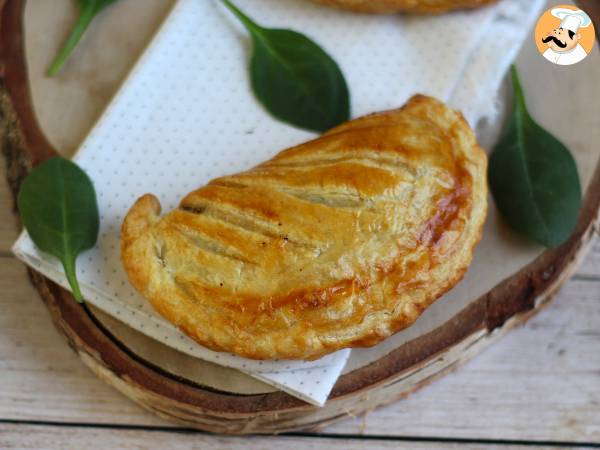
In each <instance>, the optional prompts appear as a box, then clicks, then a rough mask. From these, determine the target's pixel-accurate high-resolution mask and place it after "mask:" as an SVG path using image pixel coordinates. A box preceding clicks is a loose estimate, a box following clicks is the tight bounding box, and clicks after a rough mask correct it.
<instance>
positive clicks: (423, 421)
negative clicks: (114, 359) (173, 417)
mask: <svg viewBox="0 0 600 450" xmlns="http://www.w3.org/2000/svg"><path fill="white" fill-rule="evenodd" d="M145 1H148V2H149V1H150V0H145ZM161 1H166V0H152V2H153V3H154V4H158V3H160V2H161ZM70 4H71V3H70V2H55V1H54V0H53V1H52V2H50V1H49V0H46V1H45V2H43V3H37V5H38V6H40V5H41V6H40V9H42V10H43V8H46V9H45V10H43V11H42V12H43V13H44V14H56V15H64V17H65V18H64V21H65V23H67V22H69V21H71V20H72V17H70V16H69V14H71V15H72V14H73V11H72V10H69V9H67V8H68V7H67V6H66V5H70ZM32 5H35V3H32ZM44 5H45V6H44ZM146 5H148V4H146ZM57 6H58V9H57V8H56V7H57ZM60 8H64V9H62V10H61V9H60ZM34 11H35V9H32V12H31V14H33V12H34ZM69 11H70V12H69ZM44 14H38V15H39V16H43V15H44ZM140 17H141V16H140ZM139 20H140V23H145V22H143V21H144V20H146V19H145V18H143V17H141V18H139ZM145 27H146V29H148V30H149V29H151V28H153V27H155V25H154V24H152V23H150V22H149V23H148V24H147V25H145ZM48 33H51V31H49V32H48ZM30 37H31V39H29V41H28V45H30V46H32V48H33V49H34V50H35V48H37V47H36V46H35V40H36V39H46V38H47V37H48V35H47V34H43V33H41V34H40V33H38V34H35V35H32V36H30ZM138 38H139V39H138ZM136 39H138V40H139V42H137V41H135V42H133V41H131V42H129V45H130V46H132V47H133V48H134V49H133V50H132V51H138V50H136V49H138V48H142V47H143V45H144V42H146V41H147V36H146V35H143V33H140V34H139V35H136ZM88 45H93V43H92V44H88ZM34 56H35V55H34ZM85 58H86V55H85V54H84V55H82V56H81V59H80V60H79V61H80V63H79V64H80V65H81V66H82V67H84V68H85V64H86V60H85ZM46 59H47V58H45V57H40V58H37V59H36V58H33V59H32V62H31V65H30V68H33V69H35V70H33V71H32V72H33V73H40V74H41V73H43V70H42V68H43V67H45V64H46V63H47V61H45V60H46ZM35 64H39V66H40V67H35ZM117 66H118V65H114V64H113V66H112V67H113V68H114V70H113V71H112V72H108V73H107V74H104V75H102V74H100V75H99V77H100V78H99V79H98V80H95V81H94V83H95V85H94V86H96V87H98V89H99V87H100V86H101V87H102V88H103V90H102V93H101V94H98V92H99V90H98V89H95V90H94V89H91V88H90V89H89V92H87V93H82V94H80V95H88V97H89V98H88V99H89V102H86V103H85V104H86V105H89V111H86V112H85V113H86V114H87V115H86V118H85V120H89V122H90V123H91V122H92V121H93V120H94V119H95V117H96V116H97V114H98V113H99V111H100V110H101V108H102V107H103V105H104V104H105V102H106V101H107V99H108V98H109V97H110V95H111V93H112V92H113V91H114V89H115V88H116V86H117V85H118V83H119V81H120V79H121V78H122V76H123V74H124V73H125V72H126V70H127V68H128V67H129V64H128V63H127V61H123V64H121V66H118V67H117ZM75 69H77V67H75ZM82 76H83V75H82ZM102 76H104V78H102ZM45 83H46V81H45V80H42V79H41V80H39V81H38V82H36V83H34V85H35V86H37V88H38V89H46V87H47V86H46V84H45ZM90 84H93V83H91V82H90ZM52 92H55V93H56V95H58V94H59V93H60V90H58V89H57V88H56V87H55V89H54V90H52ZM82 92H83V91H82ZM96 97H97V98H96ZM61 98H63V99H64V97H61ZM94 99H95V100H94ZM63 103H64V102H63ZM47 104H50V103H47ZM38 114H40V117H41V121H42V122H43V123H48V122H51V121H67V122H70V120H72V118H71V119H69V116H68V114H79V115H82V112H81V111H79V112H77V111H71V110H70V109H69V108H68V107H66V106H64V105H63V113H62V114H56V112H55V111H54V110H53V111H50V110H44V109H43V108H40V110H38ZM88 116H89V118H88ZM69 139H70V140H69ZM69 139H67V136H66V135H65V136H54V143H55V144H57V143H58V146H59V147H60V148H63V149H65V150H66V151H67V152H68V151H70V150H72V149H73V148H74V147H75V146H76V145H77V142H78V140H79V139H80V136H74V135H69ZM1 164H2V163H0V166H1ZM0 172H1V173H4V167H0ZM10 208H11V200H10V197H9V194H8V191H7V188H6V185H5V183H4V182H3V181H2V182H0V292H1V294H0V311H1V313H0V449H13V448H28V449H29V448H36V449H37V448H40V449H41V448H44V449H46V448H76V449H81V448H85V449H90V450H92V449H113V448H127V449H133V448H153V449H154V448H173V449H180V448H181V449H183V448H202V449H223V448H225V449H248V450H254V449H263V448H278V449H281V450H286V449H305V448H306V449H329V448H331V449H345V450H352V449H359V448H360V449H362V448H382V449H392V448H393V449H397V448H406V449H415V450H421V449H446V448H452V449H454V448H457V449H485V450H490V449H496V448H503V449H504V448H505V449H520V448H525V447H530V446H532V445H539V446H540V447H542V448H557V447H563V448H564V447H567V448H579V447H581V448H584V447H598V448H600V244H596V246H595V247H594V249H593V250H592V252H591V254H590V255H589V257H588V258H587V259H586V261H585V263H584V264H583V265H582V267H581V268H580V270H579V271H578V272H577V274H576V275H575V276H574V277H573V279H572V280H571V281H570V282H568V283H567V284H566V285H565V286H564V288H563V289H562V291H561V292H560V293H559V295H558V296H557V298H556V300H555V301H554V302H553V303H552V304H551V305H550V306H549V307H548V308H547V309H546V310H545V311H543V312H542V313H541V314H540V315H539V316H537V317H535V318H534V319H532V320H531V321H530V322H529V323H528V324H527V325H526V326H524V327H523V328H520V329H517V330H515V331H513V332H511V333H510V334H509V335H508V336H507V337H505V338H503V339H502V340H501V341H500V342H499V343H498V344H496V345H494V346H493V347H492V348H490V349H489V350H487V351H486V352H485V353H483V354H482V355H480V356H479V357H477V358H476V359H475V360H473V361H471V362H470V363H468V364H466V365H465V366H463V367H461V368H459V369H458V370H457V372H455V373H453V374H450V375H448V376H447V377H446V378H444V379H442V380H440V381H437V382H435V383H434V384H432V385H431V386H429V387H427V388H425V389H424V390H422V391H420V392H417V393H415V394H413V395H412V396H411V397H409V398H407V399H405V400H403V401H400V402H397V403H395V404H393V405H391V406H388V407H386V408H382V409H381V410H377V411H374V412H372V413H370V414H368V415H367V416H365V417H357V418H355V419H351V420H346V421H343V422H340V423H339V424H337V425H335V426H332V427H329V428H327V429H324V430H322V432H321V434H316V433H311V434H295V435H293V436H282V437H276V438H265V437H256V438H250V437H243V438H232V437H217V436H211V435H207V434H202V433H197V432H192V431H190V430H183V429H179V428H176V427H174V426H172V425H170V424H168V423H165V422H163V421H161V420H160V419H158V418H156V417H155V416H153V415H151V414H149V413H147V412H145V411H143V410H142V409H140V408H139V407H138V406H137V405H135V404H134V403H132V402H131V401H129V400H127V399H126V398H125V397H123V396H121V395H120V394H119V393H117V392H116V391H114V390H113V389H112V388H110V387H108V386H107V385H105V384H104V383H103V382H102V381H101V380H99V379H97V378H96V377H95V376H94V375H93V374H92V373H90V372H89V371H88V370H87V369H86V368H85V367H84V366H83V364H82V363H81V362H80V361H79V359H78V358H77V357H76V356H75V354H74V353H73V352H72V351H71V350H70V349H69V347H68V346H67V345H66V343H65V341H64V340H63V339H62V337H61V336H60V335H59V334H58V332H57V331H56V330H55V329H54V328H53V325H52V323H51V321H50V317H49V314H48V313H47V311H46V309H45V307H44V305H43V304H42V302H41V301H40V300H39V298H38V295H37V293H36V292H35V291H34V290H33V288H32V287H31V286H30V285H29V282H28V279H27V275H26V271H25V268H24V266H23V265H22V264H21V263H19V262H18V261H17V260H16V259H15V258H14V257H13V256H12V255H11V253H10V251H9V249H10V245H11V244H12V242H13V241H14V239H15V238H16V236H17V228H16V224H15V221H14V220H13V217H12V215H11V214H10V212H9V211H10Z"/></svg>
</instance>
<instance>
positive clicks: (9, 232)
mask: <svg viewBox="0 0 600 450" xmlns="http://www.w3.org/2000/svg"><path fill="white" fill-rule="evenodd" d="M5 175H6V162H5V160H4V157H2V156H0V255H2V254H4V255H6V254H7V253H8V252H10V248H11V246H12V245H13V243H14V241H15V239H17V236H18V231H17V222H16V220H15V218H14V216H13V214H12V209H13V200H12V197H11V195H10V192H9V190H8V184H7V183H6V179H5V178H4V177H5Z"/></svg>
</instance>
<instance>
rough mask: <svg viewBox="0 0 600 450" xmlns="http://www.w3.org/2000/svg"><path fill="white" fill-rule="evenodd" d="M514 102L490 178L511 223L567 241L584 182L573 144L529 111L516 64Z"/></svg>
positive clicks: (551, 243) (543, 237) (545, 240)
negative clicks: (545, 128) (554, 133)
mask: <svg viewBox="0 0 600 450" xmlns="http://www.w3.org/2000/svg"><path fill="white" fill-rule="evenodd" d="M512 79H513V86H514V92H515V94H514V97H515V100H514V108H513V112H512V117H511V118H510V120H509V122H508V126H507V128H506V130H505V132H504V135H503V136H502V138H501V139H500V142H499V143H498V145H497V146H496V148H495V149H494V150H493V152H492V155H491V157H490V166H489V182H490V188H491V190H492V194H493V195H494V198H495V200H496V204H497V206H498V209H499V210H500V212H501V213H502V215H503V216H504V218H505V220H506V221H507V222H508V224H509V225H510V226H511V227H512V228H514V229H515V230H517V231H518V232H520V233H523V234H524V235H526V236H528V237H529V238H531V239H533V240H534V241H536V242H538V243H540V244H542V245H545V246H546V247H556V246H558V245H560V244H562V243H563V242H565V241H566V240H567V239H568V237H569V236H570V234H571V233H572V232H573V230H574V228H575V225H576V223H577V217H578V215H579V210H580V208H581V184H580V181H579V175H578V173H577V166H576V165H575V160H574V159H573V156H572V155H571V153H569V150H568V149H567V148H566V147H565V146H564V145H563V144H562V143H561V142H560V141H559V140H558V139H556V138H555V137H554V136H552V135H551V134H550V133H548V132H547V131H546V130H544V129H543V128H542V127H541V126H540V125H538V124H537V123H536V122H535V121H534V120H533V118H532V117H531V116H530V115H529V112H528V111H527V106H526V104H525V97H524V94H523V89H522V87H521V83H520V81H519V76H518V73H517V69H516V68H515V67H514V66H513V67H512Z"/></svg>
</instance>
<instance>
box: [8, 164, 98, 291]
mask: <svg viewBox="0 0 600 450" xmlns="http://www.w3.org/2000/svg"><path fill="white" fill-rule="evenodd" d="M17 205H18V207H19V212H20V214H21V219H22V220H23V224H24V225H25V228H26V229H27V232H28V233H29V236H30V237H31V239H32V240H33V242H34V243H35V245H37V246H38V247H39V249H40V250H42V251H44V252H46V253H49V254H51V255H53V256H55V257H57V258H58V259H59V260H60V261H61V262H62V265H63V267H64V269H65V274H66V276H67V280H68V281H69V285H70V286H71V289H72V290H73V295H74V296H75V298H76V299H77V301H78V302H83V297H82V295H81V291H80V289H79V283H78V282H77V278H76V271H75V260H76V258H77V255H79V253H81V252H82V251H84V250H87V249H89V248H91V247H93V246H94V245H95V244H96V239H97V237H98V229H99V226H100V220H99V215H98V205H97V202H96V192H95V191H94V186H93V184H92V182H91V180H90V179H89V177H88V176H87V175H86V173H85V172H84V171H83V170H81V169H80V168H79V167H78V166H77V165H76V164H74V163H72V162H71V161H68V160H66V159H64V158H60V157H53V158H50V159H48V160H47V161H45V162H44V163H42V164H40V165H39V166H37V167H36V168H34V169H33V170H32V171H31V173H30V174H29V176H28V177H27V178H26V179H25V180H24V181H23V184H22V186H21V190H20V191H19V195H18V197H17Z"/></svg>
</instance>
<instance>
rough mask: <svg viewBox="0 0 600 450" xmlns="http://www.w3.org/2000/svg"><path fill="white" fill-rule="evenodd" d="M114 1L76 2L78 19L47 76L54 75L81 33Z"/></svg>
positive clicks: (79, 0)
mask: <svg viewBox="0 0 600 450" xmlns="http://www.w3.org/2000/svg"><path fill="white" fill-rule="evenodd" d="M115 1H116V0H77V3H78V6H79V17H78V18H77V22H75V26H74V27H73V30H72V31H71V34H70V35H69V37H68V38H67V41H66V42H65V44H64V46H63V47H62V49H61V50H60V52H59V53H58V55H57V56H56V58H55V59H54V62H53V63H52V65H51V66H50V69H48V76H54V75H56V74H57V73H58V72H59V71H60V69H61V68H62V66H63V65H64V63H65V62H66V61H67V59H69V56H70V55H71V53H72V52H73V50H74V49H75V47H76V46H77V44H78V43H79V41H80V39H81V37H82V36H83V33H85V30H87V28H88V26H89V25H90V23H91V22H92V19H93V18H94V17H95V16H96V15H97V14H98V13H99V12H100V11H101V10H103V9H104V8H105V7H106V6H108V5H110V4H111V3H114V2H115Z"/></svg>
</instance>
